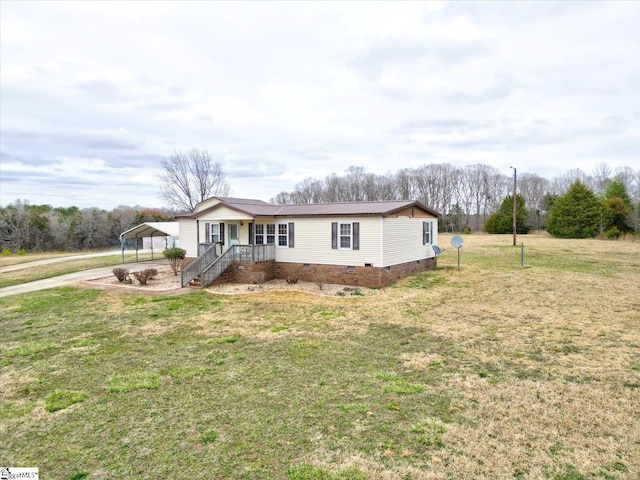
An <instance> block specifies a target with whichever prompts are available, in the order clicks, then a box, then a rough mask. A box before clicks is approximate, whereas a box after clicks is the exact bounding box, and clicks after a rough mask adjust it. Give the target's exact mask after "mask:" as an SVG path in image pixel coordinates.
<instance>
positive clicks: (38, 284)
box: [0, 257, 167, 297]
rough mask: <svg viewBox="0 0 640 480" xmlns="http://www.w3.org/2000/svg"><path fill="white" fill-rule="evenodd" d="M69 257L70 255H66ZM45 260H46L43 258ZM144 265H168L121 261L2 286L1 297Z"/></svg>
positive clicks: (80, 280)
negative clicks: (118, 268)
mask: <svg viewBox="0 0 640 480" xmlns="http://www.w3.org/2000/svg"><path fill="white" fill-rule="evenodd" d="M66 258H68V257H66ZM43 261H44V260H43ZM35 263H36V262H30V263H29V264H30V265H34V264H35ZM141 265H144V268H161V267H166V266H167V261H166V260H165V259H162V260H153V261H147V262H137V263H136V262H132V263H120V264H118V265H111V266H110V267H100V268H92V269H91V270H83V271H81V272H75V273H68V274H66V275H59V276H57V277H51V278H45V279H44V280H36V281H35V282H29V283H23V284H20V285H13V286H11V287H4V288H0V297H8V296H9V295H18V294H20V293H28V292H35V291H37V290H44V289H45V288H55V287H64V286H67V285H73V284H74V283H78V282H83V281H85V280H91V279H93V278H100V277H108V276H109V275H112V274H113V269H114V268H115V267H122V268H128V269H130V270H132V269H136V268H138V269H139V268H140V266H141Z"/></svg>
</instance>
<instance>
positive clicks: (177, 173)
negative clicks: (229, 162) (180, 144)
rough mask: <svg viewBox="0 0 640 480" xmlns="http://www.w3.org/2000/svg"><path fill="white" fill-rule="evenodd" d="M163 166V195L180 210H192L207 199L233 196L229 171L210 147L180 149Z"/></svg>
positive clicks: (171, 204) (161, 192)
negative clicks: (185, 151)
mask: <svg viewBox="0 0 640 480" xmlns="http://www.w3.org/2000/svg"><path fill="white" fill-rule="evenodd" d="M161 165H162V168H163V169H164V173H162V174H161V175H160V180H161V181H162V186H161V187H160V197H161V198H162V199H163V200H165V201H166V202H168V203H169V205H170V206H171V207H174V208H176V209H177V210H179V211H191V210H193V209H194V208H195V206H196V205H197V204H198V203H200V202H202V201H203V200H206V199H207V198H211V197H215V196H222V197H224V196H227V195H229V183H227V181H226V174H225V173H224V172H223V171H222V167H221V166H220V163H218V162H214V161H213V157H212V155H211V153H209V152H208V151H207V150H198V149H196V148H194V149H193V150H191V151H189V152H187V153H183V152H182V151H180V150H176V151H174V152H173V153H172V154H171V155H170V156H169V157H168V158H165V159H164V160H162V162H161Z"/></svg>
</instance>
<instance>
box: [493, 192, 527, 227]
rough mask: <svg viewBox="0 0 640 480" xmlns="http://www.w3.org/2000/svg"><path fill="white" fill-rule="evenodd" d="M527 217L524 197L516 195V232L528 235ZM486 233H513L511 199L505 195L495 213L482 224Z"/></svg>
mask: <svg viewBox="0 0 640 480" xmlns="http://www.w3.org/2000/svg"><path fill="white" fill-rule="evenodd" d="M528 215H529V212H527V209H526V208H525V206H524V197H523V196H522V195H520V194H517V195H516V232H517V233H529V227H528V226H527V224H526V219H527V217H528ZM484 228H485V230H486V231H487V233H513V197H512V196H511V195H507V196H506V197H505V199H504V200H503V201H502V203H501V204H500V208H499V209H498V211H497V212H495V213H493V214H491V215H489V218H487V221H486V222H485V224H484Z"/></svg>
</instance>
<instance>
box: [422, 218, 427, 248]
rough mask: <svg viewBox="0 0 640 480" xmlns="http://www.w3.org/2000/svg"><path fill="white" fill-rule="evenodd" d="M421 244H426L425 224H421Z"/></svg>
mask: <svg viewBox="0 0 640 480" xmlns="http://www.w3.org/2000/svg"><path fill="white" fill-rule="evenodd" d="M422 244H423V245H426V244H427V222H422Z"/></svg>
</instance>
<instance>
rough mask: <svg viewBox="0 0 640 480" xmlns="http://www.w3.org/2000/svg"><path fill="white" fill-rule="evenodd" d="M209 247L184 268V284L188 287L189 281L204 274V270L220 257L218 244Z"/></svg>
mask: <svg viewBox="0 0 640 480" xmlns="http://www.w3.org/2000/svg"><path fill="white" fill-rule="evenodd" d="M210 245H211V246H209V248H207V249H205V250H204V251H203V252H202V254H200V255H198V258H196V259H195V260H194V261H193V262H191V263H190V264H189V265H187V266H186V267H185V268H183V269H182V286H183V287H186V286H187V285H189V282H191V280H193V279H194V278H196V277H197V276H198V275H200V274H202V271H203V270H204V269H205V268H207V267H208V266H209V265H211V264H212V263H213V262H214V261H215V259H216V258H217V257H218V254H217V253H216V244H215V243H212V244H210Z"/></svg>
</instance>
